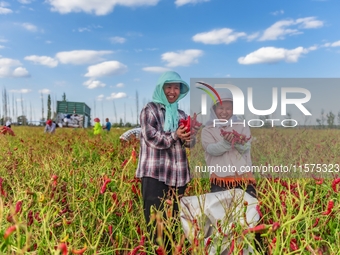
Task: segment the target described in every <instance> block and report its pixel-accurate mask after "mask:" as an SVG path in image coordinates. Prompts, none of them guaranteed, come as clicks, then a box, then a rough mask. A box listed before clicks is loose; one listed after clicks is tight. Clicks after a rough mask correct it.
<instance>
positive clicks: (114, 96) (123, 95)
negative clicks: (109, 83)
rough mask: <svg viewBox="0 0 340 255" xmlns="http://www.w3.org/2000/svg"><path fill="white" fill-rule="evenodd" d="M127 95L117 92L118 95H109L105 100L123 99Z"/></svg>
mask: <svg viewBox="0 0 340 255" xmlns="http://www.w3.org/2000/svg"><path fill="white" fill-rule="evenodd" d="M126 96H127V95H126V94H125V93H124V92H118V93H111V95H110V96H109V97H107V98H106V99H107V100H112V99H119V98H124V97H126Z"/></svg>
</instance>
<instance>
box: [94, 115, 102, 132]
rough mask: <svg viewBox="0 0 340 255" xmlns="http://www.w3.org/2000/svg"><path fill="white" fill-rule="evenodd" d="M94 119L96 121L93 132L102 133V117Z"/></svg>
mask: <svg viewBox="0 0 340 255" xmlns="http://www.w3.org/2000/svg"><path fill="white" fill-rule="evenodd" d="M93 121H94V122H95V124H94V128H93V134H95V135H99V134H101V132H102V126H101V125H100V119H99V118H95V119H94V120H93Z"/></svg>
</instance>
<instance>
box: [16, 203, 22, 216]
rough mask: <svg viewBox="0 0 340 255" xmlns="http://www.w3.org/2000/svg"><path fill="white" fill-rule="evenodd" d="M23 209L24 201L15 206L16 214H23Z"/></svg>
mask: <svg viewBox="0 0 340 255" xmlns="http://www.w3.org/2000/svg"><path fill="white" fill-rule="evenodd" d="M21 207H22V201H18V202H17V203H16V205H15V214H17V213H20V212H21Z"/></svg>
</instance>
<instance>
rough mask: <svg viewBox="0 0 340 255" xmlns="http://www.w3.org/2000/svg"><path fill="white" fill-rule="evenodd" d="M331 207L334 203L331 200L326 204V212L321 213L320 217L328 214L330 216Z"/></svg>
mask: <svg viewBox="0 0 340 255" xmlns="http://www.w3.org/2000/svg"><path fill="white" fill-rule="evenodd" d="M333 207H334V202H333V200H330V201H329V202H328V206H327V211H325V212H323V213H322V215H329V214H331V212H332V209H333Z"/></svg>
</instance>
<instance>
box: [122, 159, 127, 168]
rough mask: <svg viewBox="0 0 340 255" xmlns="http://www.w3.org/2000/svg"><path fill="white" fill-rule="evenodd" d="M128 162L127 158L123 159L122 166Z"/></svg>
mask: <svg viewBox="0 0 340 255" xmlns="http://www.w3.org/2000/svg"><path fill="white" fill-rule="evenodd" d="M127 162H128V160H127V159H125V160H124V162H123V163H122V167H124V166H125V165H126V163H127Z"/></svg>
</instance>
